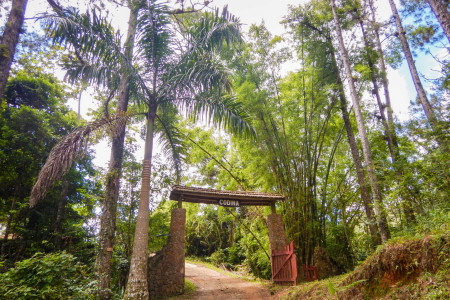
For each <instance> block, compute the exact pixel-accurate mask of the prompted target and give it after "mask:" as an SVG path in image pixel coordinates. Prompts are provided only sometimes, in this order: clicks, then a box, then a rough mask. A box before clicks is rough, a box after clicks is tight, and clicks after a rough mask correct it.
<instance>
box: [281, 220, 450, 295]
mask: <svg viewBox="0 0 450 300" xmlns="http://www.w3.org/2000/svg"><path fill="white" fill-rule="evenodd" d="M449 226H450V213H443V212H441V213H439V214H436V215H432V216H428V218H419V219H418V222H417V224H416V225H415V226H414V227H410V228H409V229H408V230H404V231H399V232H396V233H395V237H394V238H392V239H391V240H390V241H389V242H388V243H386V244H385V245H383V246H379V247H378V248H377V250H376V251H375V252H374V253H373V254H372V255H371V256H370V257H369V258H367V259H366V260H365V261H364V262H362V263H361V264H360V265H359V266H358V267H357V268H356V269H355V270H354V271H352V272H350V273H348V274H345V275H340V276H336V277H332V278H327V279H324V280H321V281H315V282H310V283H303V284H300V285H298V286H296V287H293V288H291V290H290V291H289V293H287V294H286V295H285V299H450V284H449V282H450V228H449Z"/></svg>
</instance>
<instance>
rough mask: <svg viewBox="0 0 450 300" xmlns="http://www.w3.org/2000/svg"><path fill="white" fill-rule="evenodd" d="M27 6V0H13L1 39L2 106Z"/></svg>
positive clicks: (0, 92) (0, 98)
mask: <svg viewBox="0 0 450 300" xmlns="http://www.w3.org/2000/svg"><path fill="white" fill-rule="evenodd" d="M26 6H27V0H13V2H12V8H11V12H10V14H9V17H8V21H7V22H6V25H5V29H4V31H3V36H2V37H1V39H0V106H1V104H2V100H3V93H4V92H5V87H6V83H7V82H8V77H9V71H10V70H11V64H12V61H13V59H14V54H15V53H16V46H17V43H18V42H19V35H20V33H21V30H22V25H23V20H24V16H25V9H26Z"/></svg>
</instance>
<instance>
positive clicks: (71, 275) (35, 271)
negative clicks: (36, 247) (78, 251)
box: [0, 252, 96, 300]
mask: <svg viewBox="0 0 450 300" xmlns="http://www.w3.org/2000/svg"><path fill="white" fill-rule="evenodd" d="M90 279H91V278H90V277H89V269H88V268H87V267H86V266H84V265H81V264H80V263H79V262H77V261H76V258H75V257H73V256H72V255H71V254H68V253H66V252H58V253H51V254H43V253H36V254H35V255H34V256H33V257H31V258H29V259H25V260H23V261H20V262H18V263H17V264H16V266H15V267H14V268H11V269H9V271H7V272H6V273H3V274H0V295H2V296H3V297H4V298H2V299H11V300H12V299H14V300H16V299H93V298H94V292H95V290H94V289H95V286H96V283H95V281H93V280H90Z"/></svg>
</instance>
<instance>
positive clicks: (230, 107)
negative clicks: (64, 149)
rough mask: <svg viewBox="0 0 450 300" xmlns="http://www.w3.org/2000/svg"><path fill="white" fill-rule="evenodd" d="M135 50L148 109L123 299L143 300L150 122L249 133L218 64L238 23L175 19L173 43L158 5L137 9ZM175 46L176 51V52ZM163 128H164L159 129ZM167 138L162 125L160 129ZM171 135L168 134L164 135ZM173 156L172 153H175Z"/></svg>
mask: <svg viewBox="0 0 450 300" xmlns="http://www.w3.org/2000/svg"><path fill="white" fill-rule="evenodd" d="M140 11H141V15H140V18H139V21H138V31H139V33H140V35H139V36H140V40H139V48H140V53H141V54H142V56H141V59H142V62H143V65H144V66H145V67H144V68H143V70H141V72H142V73H141V74H143V75H142V82H143V83H144V84H143V85H141V86H140V88H141V91H142V99H145V100H144V102H145V104H146V106H147V108H148V113H147V132H146V141H145V150H144V165H143V171H142V183H141V195H140V201H139V209H138V216H137V223H136V231H135V236H134V245H133V253H132V257H131V265H130V273H129V277H128V283H127V287H126V292H125V295H124V299H148V297H149V295H148V285H147V258H148V219H149V199H150V193H149V188H150V177H151V162H152V150H153V138H154V130H155V122H156V121H161V120H162V119H163V117H164V116H165V115H166V114H168V113H170V111H173V110H176V111H184V113H185V114H188V115H191V116H193V117H196V116H198V115H203V116H207V118H208V119H209V120H212V121H213V122H214V123H218V124H222V125H225V127H227V128H229V129H232V130H234V131H236V132H250V127H249V126H248V123H246V122H245V119H246V117H245V114H244V112H243V110H242V108H241V105H240V104H239V103H237V102H236V101H235V100H234V98H233V97H230V96H229V95H226V96H224V93H229V92H230V90H231V82H230V75H229V72H228V71H227V69H226V68H225V67H224V65H223V64H222V62H221V60H220V56H219V54H220V53H219V51H220V49H222V48H223V45H224V44H228V45H229V44H230V43H233V42H235V41H239V40H240V34H239V28H238V27H239V22H238V20H237V19H236V18H234V17H233V16H231V15H230V14H228V12H227V10H226V8H225V9H224V10H223V12H222V14H221V15H219V13H218V10H216V13H215V14H214V15H212V14H208V13H206V14H202V15H197V16H187V17H183V18H181V19H177V25H178V26H177V27H176V28H177V29H178V30H179V33H180V34H181V35H182V37H183V40H182V42H181V43H180V42H175V34H174V31H173V30H174V29H175V28H174V27H173V26H172V25H173V24H171V23H170V16H171V13H170V11H169V10H168V8H167V7H165V6H164V5H162V4H159V3H158V2H157V1H149V2H147V3H145V4H143V6H142V7H141V8H140ZM175 45H178V46H179V47H178V48H175ZM163 125H164V124H163ZM164 128H165V129H166V133H169V130H167V129H168V127H167V126H164ZM169 136H170V133H169ZM174 153H176V151H175V152H174Z"/></svg>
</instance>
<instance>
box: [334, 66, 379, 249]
mask: <svg viewBox="0 0 450 300" xmlns="http://www.w3.org/2000/svg"><path fill="white" fill-rule="evenodd" d="M336 70H337V69H336ZM338 76H340V75H339V72H338ZM338 80H339V82H338V85H339V98H340V102H341V111H342V119H343V120H344V125H345V130H346V131H347V139H348V144H349V145H350V151H351V153H352V157H353V161H354V163H355V169H356V175H357V178H358V183H359V188H360V192H361V199H362V201H363V204H364V210H365V211H366V216H367V220H368V221H369V222H368V223H369V231H370V236H371V238H372V245H373V246H374V247H376V246H378V245H380V244H381V240H380V235H379V231H378V230H379V229H378V225H377V222H376V220H375V216H374V212H373V205H372V203H371V199H370V193H369V189H368V187H367V183H366V178H365V175H364V168H363V165H362V162H361V157H360V156H359V152H358V146H357V144H356V139H355V135H354V134H353V129H352V124H351V122H350V118H349V115H348V112H347V101H346V99H345V93H344V88H343V86H342V82H341V79H340V78H339V77H338Z"/></svg>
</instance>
